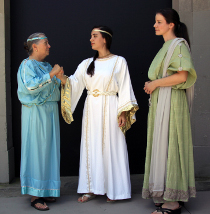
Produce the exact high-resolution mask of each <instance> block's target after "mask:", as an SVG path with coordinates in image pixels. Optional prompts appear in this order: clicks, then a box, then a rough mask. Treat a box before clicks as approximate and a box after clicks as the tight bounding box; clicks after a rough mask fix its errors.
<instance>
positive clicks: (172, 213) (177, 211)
mask: <svg viewBox="0 0 210 214" xmlns="http://www.w3.org/2000/svg"><path fill="white" fill-rule="evenodd" d="M181 208H182V207H181V206H180V207H179V208H178V209H175V210H171V209H167V208H162V207H158V208H157V209H156V211H157V212H161V213H162V214H165V213H168V214H181Z"/></svg>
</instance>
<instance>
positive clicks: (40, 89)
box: [17, 59, 60, 106]
mask: <svg viewBox="0 0 210 214" xmlns="http://www.w3.org/2000/svg"><path fill="white" fill-rule="evenodd" d="M37 63H38V62H37ZM41 65H42V66H43V67H44V69H43V68H40V67H39V66H38V65H37V64H36V63H34V62H33V61H32V60H28V59H25V60H23V62H22V63H21V65H20V67H19V69H18V74H17V79H18V91H17V93H18V99H19V100H20V102H21V103H22V104H23V105H26V106H31V105H42V104H44V103H45V102H46V101H59V100H60V90H59V85H60V80H58V79H56V77H54V78H53V79H51V78H50V75H49V72H50V71H51V70H52V67H51V65H50V64H49V63H47V62H44V63H43V64H41Z"/></svg>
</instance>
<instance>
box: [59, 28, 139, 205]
mask: <svg viewBox="0 0 210 214" xmlns="http://www.w3.org/2000/svg"><path fill="white" fill-rule="evenodd" d="M112 34H113V33H112V31H111V29H109V28H108V27H105V26H97V27H94V28H93V30H92V32H91V39H90V42H91V45H92V49H93V50H96V51H97V52H96V55H95V56H94V57H93V58H89V59H86V60H84V61H82V62H81V63H80V64H79V66H78V68H77V70H76V72H75V73H74V75H72V76H70V77H68V78H67V77H66V76H64V74H63V72H60V73H59V74H58V75H57V77H58V78H60V79H61V81H62V89H61V90H62V91H61V96H62V98H61V103H62V104H61V105H62V106H61V108H62V115H63V117H64V119H65V121H66V122H67V123H71V122H72V121H73V117H72V113H73V112H74V110H75V107H76V105H77V103H78V100H79V99H80V96H81V94H82V92H83V90H84V88H86V89H87V98H86V101H85V106H84V111H83V119H82V136H81V149H80V169H79V185H78V190H77V192H78V193H86V194H84V195H83V196H82V197H80V198H79V199H78V202H81V203H82V202H87V201H89V200H91V199H92V198H94V197H95V195H104V194H106V195H107V202H111V201H114V200H122V199H128V198H130V197H131V185H130V172H129V163H128V153H127V146H126V141H125V132H126V131H127V130H128V129H129V128H130V127H131V124H133V123H134V122H135V112H136V111H137V110H138V105H137V102H136V98H135V96H134V93H133V89H132V85H131V81H130V76H129V71H128V66H127V63H126V60H125V59H124V58H123V57H121V56H117V55H114V54H111V53H110V46H111V42H112Z"/></svg>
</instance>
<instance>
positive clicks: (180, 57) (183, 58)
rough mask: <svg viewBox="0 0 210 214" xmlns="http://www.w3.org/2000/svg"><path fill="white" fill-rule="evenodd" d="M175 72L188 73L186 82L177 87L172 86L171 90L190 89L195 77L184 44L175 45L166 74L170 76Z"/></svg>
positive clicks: (189, 56)
mask: <svg viewBox="0 0 210 214" xmlns="http://www.w3.org/2000/svg"><path fill="white" fill-rule="evenodd" d="M177 71H188V77H187V81H186V82H183V83H180V84H178V85H175V86H172V88H173V89H187V88H190V87H191V86H192V85H193V84H194V83H195V81H196V79H197V75H196V71H195V69H194V66H193V63H192V58H191V55H190V52H189V50H188V48H187V46H186V45H185V44H184V42H182V43H180V45H177V47H176V48H175V50H174V53H173V55H172V57H171V60H170V62H169V67H168V70H167V73H168V74H169V75H172V74H174V73H177Z"/></svg>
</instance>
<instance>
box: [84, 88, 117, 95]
mask: <svg viewBox="0 0 210 214" xmlns="http://www.w3.org/2000/svg"><path fill="white" fill-rule="evenodd" d="M87 94H88V95H93V96H94V97H98V96H99V95H105V96H113V95H116V94H117V92H115V91H99V90H98V89H95V90H93V91H87Z"/></svg>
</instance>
